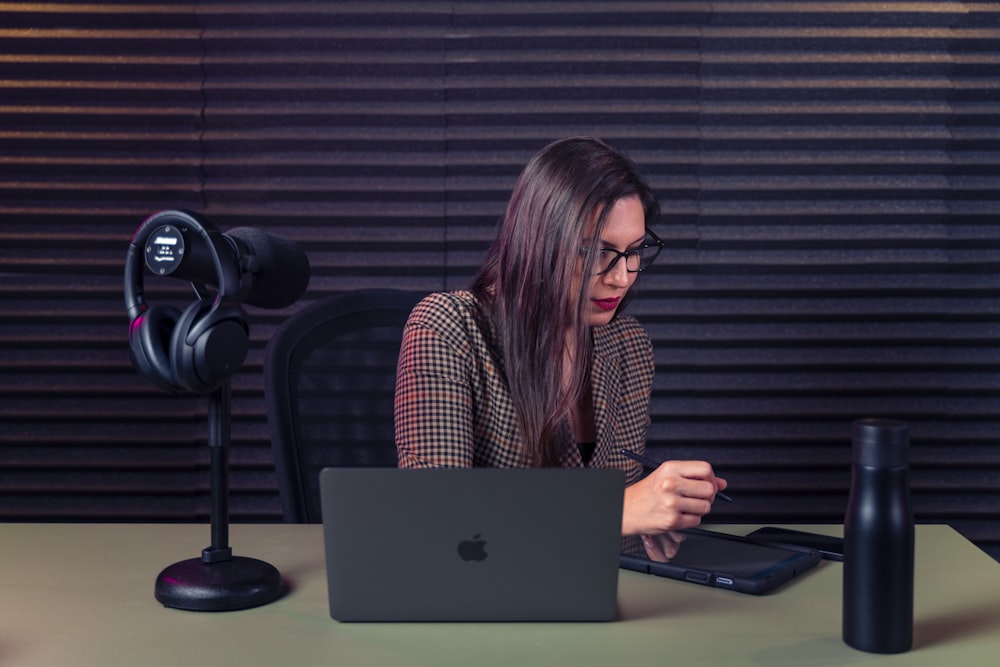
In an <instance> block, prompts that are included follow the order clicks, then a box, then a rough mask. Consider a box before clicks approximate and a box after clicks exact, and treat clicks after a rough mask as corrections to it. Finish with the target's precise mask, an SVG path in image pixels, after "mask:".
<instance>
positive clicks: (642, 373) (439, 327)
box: [395, 291, 654, 483]
mask: <svg viewBox="0 0 1000 667" xmlns="http://www.w3.org/2000/svg"><path fill="white" fill-rule="evenodd" d="M478 308H479V306H478V304H477V302H476V300H475V298H474V297H473V296H472V294H471V293H469V292H467V291H458V292H447V293H445V292H439V293H435V294H431V295H429V296H428V297H426V298H425V299H424V300H423V301H421V302H420V303H419V304H418V305H417V307H416V308H414V310H413V312H412V313H411V315H410V318H409V321H408V322H407V324H406V329H405V331H404V333H403V344H402V348H401V350H400V356H399V366H398V369H397V373H396V399H395V427H396V448H397V451H398V453H399V466H400V467H406V468H418V467H469V466H483V467H501V468H502V467H524V466H527V465H528V462H527V461H526V459H525V457H524V455H523V453H522V451H521V437H520V433H519V429H518V426H517V419H516V416H515V412H514V406H513V404H512V402H511V397H510V391H509V390H508V388H507V386H506V384H505V381H504V379H503V374H502V369H501V370H498V369H497V366H496V365H497V364H498V363H502V360H500V353H499V350H497V349H496V348H495V346H493V345H491V343H490V341H492V340H493V339H494V337H493V336H492V332H491V331H484V330H483V329H482V328H481V326H480V320H479V319H477V317H476V313H477V312H478ZM593 332H594V359H593V367H592V369H591V377H592V384H593V394H594V420H595V423H596V426H597V444H596V448H595V450H594V453H593V456H592V457H591V460H590V465H591V466H593V467H602V468H619V469H622V470H625V471H626V473H627V478H628V482H629V483H632V482H634V481H636V480H637V479H639V477H640V476H641V474H642V469H641V466H639V464H638V463H635V462H634V461H632V460H631V459H628V458H626V457H624V456H622V455H621V453H620V452H619V449H620V448H622V447H626V448H628V449H631V450H632V451H635V452H640V453H641V452H643V451H644V450H645V441H646V430H647V429H648V427H649V396H650V390H651V387H652V383H653V372H654V363H653V347H652V343H651V342H650V340H649V335H648V334H647V333H646V330H645V329H644V328H643V327H642V325H641V324H639V322H638V321H637V320H636V319H635V318H633V317H628V316H621V317H618V318H616V319H615V320H614V321H613V322H612V323H610V324H608V325H606V326H603V327H595V328H594V329H593ZM566 435H567V446H566V448H565V450H564V452H565V453H564V455H563V458H562V465H563V466H566V467H580V466H583V465H584V464H583V460H582V459H581V457H580V452H579V450H578V449H577V447H576V446H575V443H573V442H572V437H571V435H570V430H569V426H568V424H567V428H566Z"/></svg>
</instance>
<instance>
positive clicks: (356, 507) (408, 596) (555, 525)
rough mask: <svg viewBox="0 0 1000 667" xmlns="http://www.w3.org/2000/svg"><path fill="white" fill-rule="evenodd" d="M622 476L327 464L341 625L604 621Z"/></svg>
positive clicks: (325, 504) (326, 531) (323, 477)
mask: <svg viewBox="0 0 1000 667" xmlns="http://www.w3.org/2000/svg"><path fill="white" fill-rule="evenodd" d="M624 488H625V474H624V472H622V471H620V470H606V469H587V468H432V469H417V470H412V469H398V468H326V469H324V470H323V471H322V472H321V473H320V495H321V501H322V508H323V535H324V543H325V549H326V571H327V586H328V589H329V601H330V616H332V617H333V618H334V619H336V620H339V621H608V620H612V619H613V618H614V617H615V614H616V608H617V593H618V568H619V564H618V557H619V554H620V551H621V517H622V502H623V496H624Z"/></svg>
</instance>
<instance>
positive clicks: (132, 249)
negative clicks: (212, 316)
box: [125, 210, 240, 322]
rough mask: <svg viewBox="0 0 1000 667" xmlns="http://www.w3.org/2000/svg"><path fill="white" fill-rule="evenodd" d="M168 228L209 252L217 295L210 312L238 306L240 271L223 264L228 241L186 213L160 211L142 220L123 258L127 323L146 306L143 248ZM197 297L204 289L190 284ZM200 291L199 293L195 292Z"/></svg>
mask: <svg viewBox="0 0 1000 667" xmlns="http://www.w3.org/2000/svg"><path fill="white" fill-rule="evenodd" d="M168 225H172V226H174V227H176V228H177V229H178V230H180V232H181V234H182V235H184V234H185V233H194V234H197V235H198V236H199V237H200V238H201V239H202V240H203V241H204V243H205V245H206V247H207V248H208V249H209V253H210V255H211V259H212V264H213V266H214V267H215V276H216V280H217V284H216V287H217V291H216V295H215V302H214V303H213V305H212V309H213V310H215V309H217V308H219V307H221V306H223V305H233V306H238V305H239V298H238V295H239V289H240V267H239V265H238V263H237V262H227V261H224V260H223V257H225V253H227V252H229V251H230V248H229V245H228V241H227V240H226V238H225V237H224V236H223V235H222V234H221V233H220V232H219V230H217V229H216V228H215V227H214V226H213V225H212V224H211V223H209V222H207V221H204V220H200V219H199V218H198V217H196V216H195V215H194V214H193V213H190V212H188V211H181V210H174V211H160V212H159V213H154V214H153V215H151V216H149V217H148V218H146V219H145V220H144V221H143V222H142V224H141V225H139V228H138V229H137V230H136V232H135V234H133V235H132V241H131V243H130V244H129V248H128V254H127V255H126V257H125V309H126V311H127V312H128V318H129V321H130V322H131V321H135V320H136V318H138V317H139V316H140V315H141V314H142V313H144V312H145V311H146V309H147V308H148V306H147V305H146V300H145V298H144V296H143V289H144V287H143V285H144V266H145V264H146V245H147V243H148V242H149V239H150V237H151V236H152V235H153V233H154V232H156V231H157V230H159V229H162V228H163V227H165V226H168ZM192 285H194V286H195V289H196V290H198V291H199V293H200V292H201V291H202V289H203V288H204V285H199V284H196V283H194V282H192ZM199 288H201V289H199Z"/></svg>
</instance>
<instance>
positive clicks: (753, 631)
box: [0, 524, 1000, 667]
mask: <svg viewBox="0 0 1000 667" xmlns="http://www.w3.org/2000/svg"><path fill="white" fill-rule="evenodd" d="M716 528H717V529H720V530H729V531H730V532H738V533H745V532H748V531H749V530H750V529H751V528H752V527H751V526H730V527H716ZM807 529H813V530H821V531H825V532H833V533H836V531H837V530H838V529H837V528H835V527H807ZM208 541H209V528H208V527H207V526H205V525H137V524H3V525H0V665H3V666H5V667H20V666H22V665H26V666H34V665H38V666H44V667H62V666H66V667H69V666H73V667H84V666H91V665H93V666H95V667H96V666H100V667H113V666H114V665H129V666H137V665H143V666H144V667H146V666H156V665H170V666H171V667H174V666H177V665H187V666H190V667H201V666H204V665H239V666H240V667H251V666H256V665H267V666H269V667H276V666H284V665H287V666H288V667H306V666H309V665H336V666H338V667H352V666H354V665H372V666H373V667H392V666H394V665H434V666H435V667H439V666H446V665H463V666H466V665H468V666H479V667H487V666H490V665H516V666H518V667H527V666H530V665H545V666H546V667H552V666H558V665H616V666H617V665H682V666H684V667H688V666H690V665H712V666H713V667H727V666H729V665H769V666H771V665H775V666H781V665H795V666H799V665H802V666H808V667H825V666H828V665H856V664H877V665H933V666H934V667H939V666H940V665H959V664H960V665H966V666H968V665H994V664H997V660H998V656H1000V566H998V565H997V563H996V562H994V561H993V560H992V559H991V558H990V557H989V556H987V555H986V554H984V553H983V552H981V551H979V550H978V549H977V548H976V547H975V546H973V545H972V544H971V543H970V542H968V541H966V540H965V539H964V538H963V537H961V536H960V535H959V534H958V533H956V532H955V531H954V530H952V529H951V528H949V527H947V526H934V525H921V526H918V527H917V556H916V573H917V582H916V592H915V628H914V649H913V650H912V651H911V652H909V653H905V654H900V655H890V656H880V655H873V654H868V653H863V652H859V651H856V650H854V649H851V648H849V647H848V646H846V645H845V644H843V643H842V642H841V640H840V610H841V604H840V586H841V568H842V565H841V564H840V563H835V562H830V561H823V562H821V563H820V565H819V566H818V567H817V568H816V569H815V570H812V571H811V572H809V573H807V574H805V575H803V576H801V577H800V578H798V579H796V580H794V581H793V582H792V583H791V584H790V585H787V586H785V587H783V588H781V589H779V590H778V591H777V592H775V593H773V594H771V595H768V596H762V597H755V596H751V595H744V594H741V593H734V592H732V591H725V590H720V589H712V588H708V587H705V586H698V585H695V584H688V583H683V582H676V581H671V580H667V579H662V578H658V577H651V576H648V575H642V574H638V573H635V572H628V571H621V572H620V579H619V592H618V600H619V609H620V617H621V619H620V620H618V621H615V622H611V623H579V624H577V623H539V624H535V623H522V624H517V623H502V624H447V623H443V624H404V623H397V624H347V623H337V622H336V621H333V620H331V619H330V617H329V615H328V610H327V599H326V576H325V572H324V565H323V541H322V532H321V528H320V526H317V525H285V524H275V525H240V524H237V525H233V526H232V527H231V539H230V543H231V544H232V545H233V548H234V551H235V552H236V553H237V554H238V555H242V556H250V557H253V558H259V559H262V560H265V561H267V562H269V563H271V564H272V565H274V566H275V567H277V568H278V570H279V571H280V572H281V574H282V575H283V577H284V578H285V579H286V580H287V581H288V582H289V584H290V588H291V590H290V592H289V593H288V594H287V595H285V596H284V597H282V598H281V599H279V600H277V601H275V602H273V603H271V604H269V605H266V606H263V607H258V608H255V609H247V610H243V611H235V612H189V611H179V610H174V609H166V608H164V607H162V606H160V604H159V603H158V602H157V601H156V600H155V599H154V598H153V583H154V581H155V579H156V575H157V574H158V573H159V571H160V570H161V569H163V568H164V567H166V566H167V565H170V564H172V563H174V562H177V561H179V560H185V559H188V558H193V557H196V556H198V555H199V554H200V553H201V549H202V548H203V547H205V546H206V545H207V544H208Z"/></svg>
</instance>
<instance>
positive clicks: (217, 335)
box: [125, 211, 249, 394]
mask: <svg viewBox="0 0 1000 667" xmlns="http://www.w3.org/2000/svg"><path fill="white" fill-rule="evenodd" d="M206 253H207V254H206ZM199 254H200V255H201V256H202V257H201V258H200V259H201V260H203V261H210V262H211V264H213V265H214V267H215V275H216V277H217V281H216V282H217V284H216V285H215V288H216V293H215V297H214V298H210V297H209V296H207V294H208V292H207V291H206V289H205V285H198V284H195V283H192V285H193V286H194V288H195V292H196V293H197V295H198V297H199V301H198V302H197V303H194V304H192V305H191V306H189V307H188V308H187V309H186V310H185V311H184V312H183V313H181V312H180V311H179V310H178V309H176V308H174V307H172V306H164V305H159V306H153V307H152V308H149V307H147V305H146V302H145V299H144V298H143V271H144V266H145V265H146V263H147V261H148V262H149V263H150V265H151V266H152V265H153V263H154V262H162V263H163V265H164V266H167V267H170V269H164V270H163V272H164V273H169V271H170V270H171V269H172V268H175V267H176V266H178V265H179V264H180V263H181V262H182V261H183V260H188V259H189V260H190V261H197V260H198V259H199V258H198V257H197V255H199ZM230 255H233V252H232V249H231V248H230V247H229V246H228V241H227V240H226V239H225V238H224V237H223V236H222V234H221V233H220V232H219V231H218V230H217V229H215V228H214V227H213V226H212V225H210V224H208V223H207V222H203V221H200V220H198V218H196V217H195V216H194V215H193V214H192V213H189V212H187V211H161V212H160V213H155V214H153V215H151V216H150V217H148V218H147V219H146V220H145V221H143V223H142V224H141V225H140V226H139V229H137V230H136V232H135V234H134V235H133V237H132V243H131V244H130V245H129V248H128V256H127V257H126V258H125V308H126V310H127V312H128V318H129V335H128V339H129V349H130V351H131V355H132V365H133V366H135V369H136V370H137V371H138V372H139V373H140V374H141V375H144V376H145V377H146V378H148V379H149V380H151V381H152V382H153V383H154V384H155V385H156V386H158V387H159V388H160V389H162V390H164V391H166V392H170V393H175V394H176V393H182V392H185V391H188V392H194V393H200V394H207V393H210V392H212V391H214V390H215V389H217V388H218V387H220V386H221V385H222V384H223V383H224V382H225V381H226V379H227V378H228V377H229V376H231V375H232V374H234V373H236V372H237V371H238V370H239V369H240V368H241V367H242V365H243V361H244V360H245V359H246V355H247V349H248V348H249V325H248V324H247V317H246V313H245V312H244V310H243V307H242V306H241V305H240V301H239V298H238V295H239V290H240V280H241V278H242V275H241V274H242V272H241V269H240V266H239V262H237V261H236V260H235V259H233V260H228V258H229V256H230ZM171 265H172V267H171Z"/></svg>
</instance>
